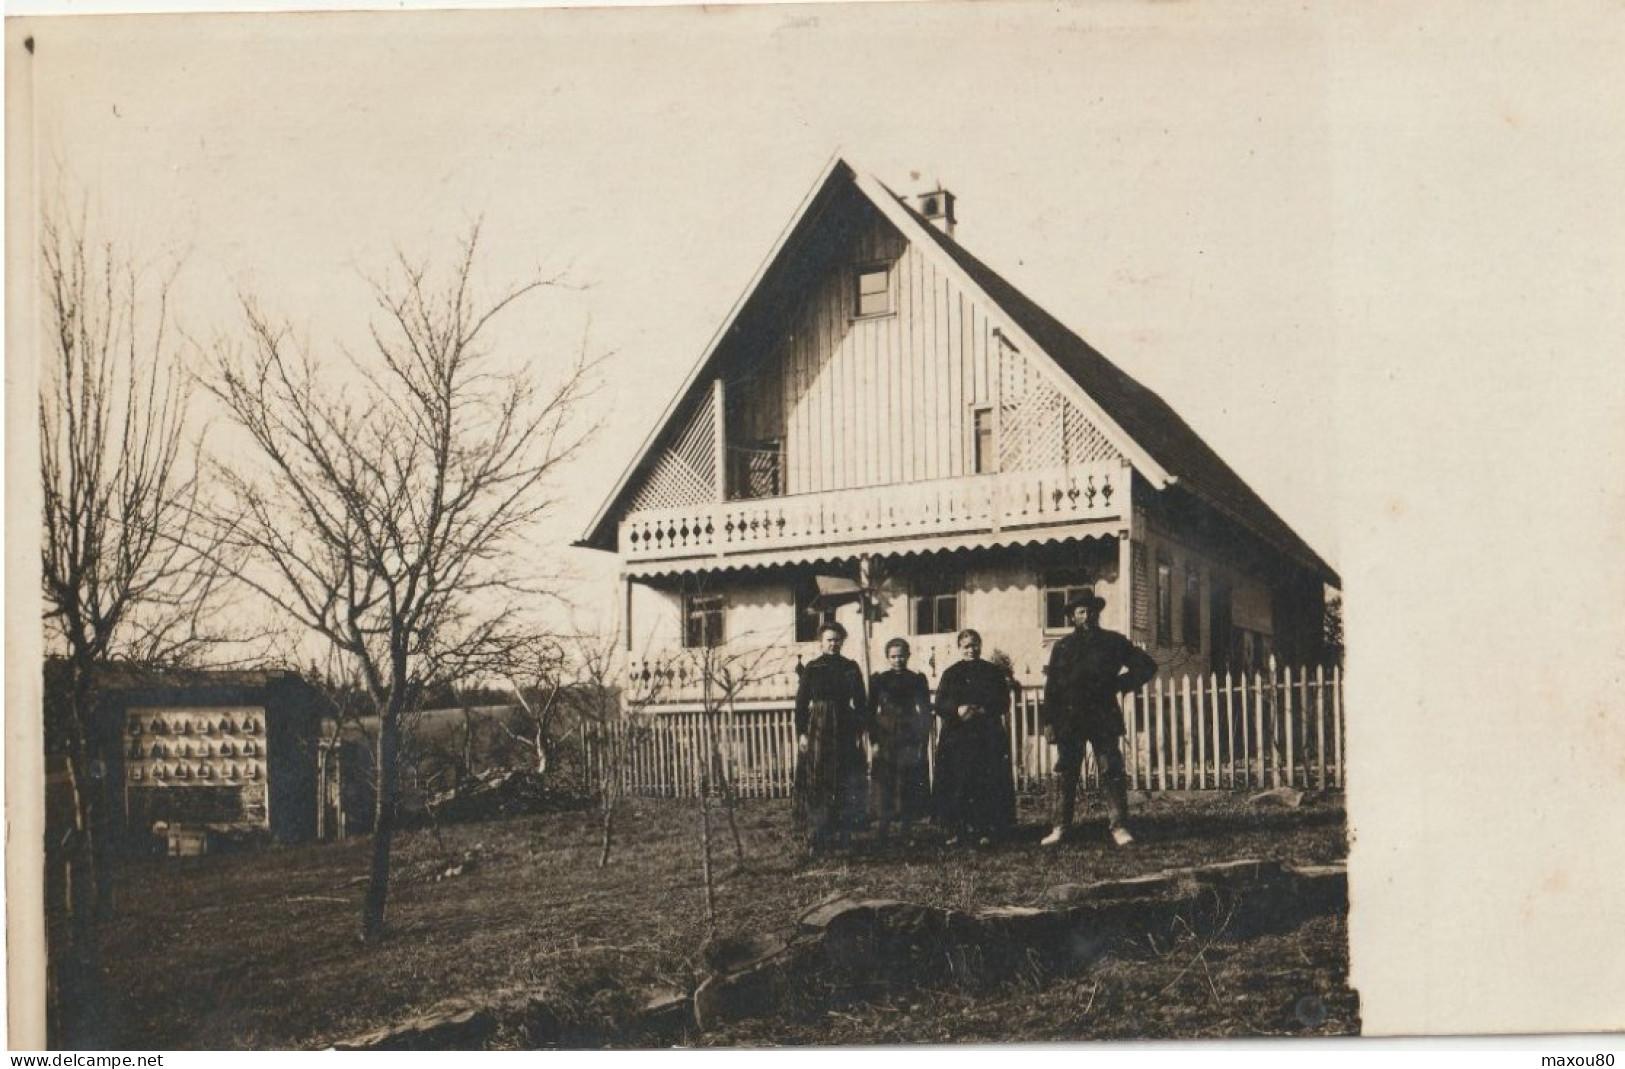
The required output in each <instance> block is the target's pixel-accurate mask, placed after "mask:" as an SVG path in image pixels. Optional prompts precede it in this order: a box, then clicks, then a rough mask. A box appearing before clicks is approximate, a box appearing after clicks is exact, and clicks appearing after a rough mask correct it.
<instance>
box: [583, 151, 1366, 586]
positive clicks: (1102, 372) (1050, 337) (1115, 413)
mask: <svg viewBox="0 0 1625 1069" xmlns="http://www.w3.org/2000/svg"><path fill="white" fill-rule="evenodd" d="M846 190H855V191H856V192H858V193H859V194H861V195H862V197H863V198H864V199H865V200H867V201H869V202H870V203H871V204H872V205H873V206H874V207H875V208H877V209H879V210H880V212H881V213H882V214H883V215H885V216H886V217H887V219H889V220H890V221H891V222H892V223H893V225H895V226H896V227H897V228H898V229H899V230H900V231H901V232H902V234H903V236H904V238H905V239H907V240H908V241H910V242H911V243H913V244H914V245H916V246H917V247H919V248H920V249H921V250H922V251H923V252H924V254H926V255H928V256H932V257H933V258H934V259H937V260H938V261H939V262H941V263H943V264H944V265H945V266H948V267H949V268H950V270H951V271H952V272H953V273H954V274H956V275H957V276H958V277H959V278H960V279H961V280H962V281H963V282H964V283H965V284H966V285H967V286H968V288H970V289H971V291H972V292H978V291H979V292H980V294H981V295H982V296H983V297H984V298H985V300H986V303H987V306H988V311H989V312H990V314H998V313H1002V314H1003V315H1004V316H1005V317H1007V318H1008V320H1009V327H1010V330H1011V333H1013V334H1014V335H1015V336H1016V338H1015V342H1016V344H1017V347H1018V348H1023V349H1025V348H1029V344H1030V348H1031V350H1035V351H1036V352H1037V353H1042V354H1044V356H1047V357H1048V358H1049V362H1050V366H1051V367H1052V368H1053V369H1054V371H1055V373H1056V378H1057V385H1058V386H1061V387H1062V388H1063V391H1064V392H1065V393H1066V395H1067V396H1068V397H1070V398H1071V399H1072V400H1073V401H1074V402H1075V403H1077V404H1079V406H1080V407H1081V408H1083V409H1084V411H1086V412H1087V413H1089V414H1090V415H1091V416H1092V417H1094V418H1095V419H1096V421H1097V422H1098V423H1099V424H1100V426H1101V430H1102V431H1103V432H1104V433H1105V434H1106V435H1107V437H1108V438H1110V439H1112V441H1113V444H1114V445H1116V446H1117V447H1118V448H1119V449H1121V450H1122V452H1123V454H1124V455H1125V456H1127V457H1128V458H1129V460H1130V462H1131V463H1132V464H1133V466H1134V467H1135V469H1136V470H1137V471H1139V472H1140V474H1141V475H1142V476H1144V477H1145V478H1146V479H1147V480H1148V481H1149V482H1150V483H1151V484H1152V485H1153V486H1154V487H1156V488H1157V489H1167V488H1169V487H1173V486H1179V487H1182V488H1183V490H1185V491H1188V492H1189V493H1190V494H1191V495H1193V496H1194V497H1196V498H1197V499H1198V500H1200V501H1202V502H1203V503H1204V504H1206V505H1208V506H1209V507H1211V508H1213V509H1214V510H1216V511H1218V512H1219V513H1221V514H1223V515H1224V516H1226V517H1227V518H1229V519H1230V520H1231V521H1232V522H1234V523H1236V524H1239V525H1240V526H1242V527H1243V528H1245V529H1247V530H1248V531H1250V532H1252V533H1253V534H1254V535H1255V536H1257V537H1258V538H1260V539H1262V540H1263V541H1264V542H1266V543H1267V544H1269V545H1271V546H1273V547H1274V548H1275V549H1276V550H1278V551H1280V552H1282V553H1284V554H1285V555H1287V556H1288V557H1289V558H1291V559H1292V560H1294V561H1296V562H1297V563H1298V564H1300V565H1302V566H1304V567H1306V568H1308V569H1310V570H1311V571H1313V572H1315V573H1316V574H1317V575H1318V576H1319V577H1320V578H1321V579H1322V580H1323V581H1325V582H1328V583H1332V584H1336V583H1337V582H1338V578H1337V573H1336V572H1334V571H1333V570H1332V569H1331V567H1330V566H1329V565H1327V564H1326V562H1325V561H1323V560H1322V559H1321V558H1320V556H1319V555H1318V554H1316V553H1315V551H1314V550H1313V549H1311V548H1310V547H1309V545H1308V543H1306V542H1304V540H1303V539H1302V538H1300V537H1299V536H1298V534H1297V532H1295V531H1293V530H1292V528H1291V527H1290V526H1289V525H1288V524H1287V523H1286V522H1285V521H1284V520H1282V519H1281V518H1280V517H1279V516H1278V515H1277V514H1276V513H1275V511H1274V510H1273V509H1271V508H1270V507H1269V506H1268V505H1267V504H1265V503H1264V500H1263V499H1262V498H1261V497H1259V496H1258V494H1256V493H1255V492H1254V491H1253V490H1252V488H1251V487H1249V486H1248V485H1247V484H1246V483H1245V482H1244V481H1242V479H1241V477H1240V476H1239V475H1237V474H1236V473H1235V471H1234V470H1233V469H1232V468H1231V467H1230V466H1229V465H1228V464H1226V463H1225V462H1224V461H1223V460H1222V459H1220V457H1219V455H1218V454H1217V453H1215V452H1214V451H1213V449H1212V448H1211V447H1210V446H1209V445H1208V444H1207V443H1206V442H1205V441H1203V440H1202V438H1201V436H1200V435H1198V434H1197V433H1196V432H1195V431H1194V430H1192V429H1191V427H1190V425H1189V424H1188V423H1186V422H1185V421H1184V420H1183V419H1182V418H1180V416H1179V414H1178V413H1176V412H1175V411H1174V410H1173V409H1172V408H1171V407H1170V406H1169V405H1168V403H1167V402H1166V401H1164V400H1163V399H1162V398H1161V397H1159V396H1157V394H1156V393H1154V392H1153V391H1151V390H1150V389H1148V388H1146V387H1145V386H1144V385H1142V384H1141V383H1139V382H1138V381H1136V380H1135V379H1134V378H1133V377H1131V376H1130V375H1128V374H1127V373H1125V372H1124V371H1123V370H1122V369H1121V368H1119V367H1117V366H1116V365H1115V364H1113V363H1112V362H1111V361H1110V360H1108V359H1106V357H1104V356H1102V355H1101V354H1100V353H1099V352H1098V351H1097V350H1096V349H1095V348H1094V347H1092V346H1091V345H1089V343H1087V342H1085V341H1084V340H1083V339H1082V338H1080V337H1078V335H1076V334H1074V333H1073V332H1072V331H1071V330H1069V329H1067V328H1066V327H1065V326H1064V325H1063V324H1062V323H1061V322H1060V321H1059V320H1057V319H1056V318H1055V317H1054V316H1052V315H1050V314H1049V313H1048V312H1046V311H1045V310H1044V309H1043V308H1041V307H1039V306H1038V305H1037V304H1036V303H1034V302H1033V301H1032V300H1031V299H1030V298H1029V297H1027V296H1026V295H1025V294H1024V293H1022V292H1021V291H1020V290H1018V289H1016V287H1014V286H1012V285H1011V284H1010V283H1009V282H1007V281H1005V279H1004V278H1003V277H1001V276H1000V275H999V274H998V273H997V272H995V271H994V270H993V269H992V268H990V267H988V266H987V265H986V264H984V263H982V261H981V260H978V259H977V258H976V257H975V256H973V255H971V254H970V252H968V251H967V250H966V249H965V248H964V246H962V245H960V244H959V243H958V242H957V241H955V240H954V239H953V238H951V237H949V236H948V235H947V234H945V233H943V232H942V231H941V230H939V229H938V228H937V227H935V226H933V225H931V224H930V223H929V222H927V221H926V220H925V219H924V218H923V217H922V216H920V215H919V214H918V213H917V212H915V211H914V210H913V209H912V208H910V207H909V206H908V204H907V203H906V202H905V201H904V200H903V199H902V198H901V197H899V196H898V195H897V194H895V193H893V192H892V191H891V190H890V189H888V188H887V187H886V186H885V185H883V184H881V183H880V182H878V181H877V180H875V179H873V178H871V177H869V176H867V175H862V174H859V173H857V172H855V171H854V170H853V169H852V168H851V167H850V165H848V164H847V163H846V162H845V161H843V160H840V159H834V160H832V161H831V162H830V164H829V165H828V166H827V167H826V168H825V170H824V172H823V174H821V175H820V177H819V181H818V182H817V183H816V184H815V185H814V187H813V190H812V192H811V193H809V194H808V196H807V198H806V200H805V201H804V202H803V205H802V207H801V209H800V210H799V211H798V212H797V213H796V216H795V217H794V218H793V219H792V221H791V224H790V226H789V227H788V228H787V229H786V231H785V233H784V235H783V236H781V238H780V240H779V242H778V243H777V244H776V245H775V247H774V249H773V252H772V253H771V254H770V255H769V257H768V259H767V261H766V262H765V263H764V265H763V266H762V268H761V269H760V270H759V271H758V272H757V277H756V278H755V279H754V280H753V281H752V284H751V286H750V287H748V288H747V289H746V291H745V294H744V295H743V296H742V297H741V298H740V300H739V301H738V302H737V303H736V304H735V306H734V310H733V311H732V312H731V313H730V315H729V317H728V319H727V321H725V323H724V324H723V327H722V329H720V330H719V331H718V333H717V335H716V337H715V338H714V339H713V341H712V343H711V345H710V346H709V347H708V348H707V350H706V353H705V355H704V356H703V357H702V358H701V360H700V361H699V363H698V364H697V365H696V366H695V369H694V371H693V372H692V373H691V374H690V376H689V378H688V380H687V381H686V382H685V383H684V386H683V388H682V389H681V390H679V391H678V394H677V395H676V396H675V397H674V398H673V399H672V403H671V405H670V406H668V408H667V411H666V414H665V415H664V416H663V417H662V419H661V422H660V424H659V425H657V427H656V429H655V431H654V433H653V434H651V435H650V438H649V439H648V440H647V441H646V442H645V443H644V446H643V448H642V449H641V450H640V451H639V452H638V454H637V455H636V457H635V458H634V459H633V461H632V463H631V465H629V466H628V468H627V470H626V472H625V473H624V474H623V475H622V477H621V480H620V482H619V483H618V484H617V486H616V488H615V490H614V492H613V493H611V494H610V496H609V498H608V499H607V500H606V501H605V503H604V506H603V508H601V509H600V510H599V513H598V515H597V516H596V517H595V518H594V520H593V522H592V524H591V526H589V528H588V530H587V533H586V535H585V537H584V539H583V540H582V542H581V543H578V544H581V545H587V546H593V547H596V548H604V549H607V548H611V547H612V546H613V544H614V543H613V523H612V522H611V521H612V519H613V517H614V515H615V512H616V510H617V509H618V508H620V507H621V503H622V502H623V501H624V500H625V498H626V495H627V493H628V491H629V490H630V488H631V485H632V483H633V481H634V479H635V477H636V476H637V475H638V474H639V473H640V472H641V471H643V470H646V468H647V466H648V465H649V464H650V463H651V462H652V460H653V457H654V455H655V451H656V449H657V448H658V447H659V445H660V444H661V442H662V441H663V438H664V437H665V436H668V435H669V434H670V433H671V424H672V423H673V422H674V417H675V415H676V413H677V412H678V411H679V410H680V409H681V408H682V407H683V406H684V405H685V404H687V403H689V402H690V401H691V399H692V398H693V396H694V394H695V391H696V390H697V389H698V388H699V386H700V384H701V382H702V381H703V378H704V376H705V375H706V374H707V373H708V372H709V371H711V369H712V368H713V367H714V366H716V364H717V362H718V360H719V357H720V353H721V350H722V348H723V347H724V342H725V341H726V340H727V339H728V337H729V335H730V334H731V333H733V332H735V331H737V330H738V329H739V327H740V323H741V321H742V320H743V319H745V318H747V317H748V312H749V310H750V307H751V305H752V304H753V303H754V302H757V301H761V300H766V301H767V302H768V303H773V304H777V303H779V302H781V301H782V300H783V299H784V295H783V293H782V292H779V293H764V289H772V290H779V289H780V288H781V287H782V286H783V285H784V283H786V282H791V281H794V280H798V279H799V278H801V277H802V276H803V273H802V272H800V271H797V270H795V269H794V266H793V265H792V264H790V263H787V262H786V261H787V260H790V259H793V257H794V253H795V247H796V246H797V245H798V244H800V243H801V242H804V241H805V240H807V238H808V237H809V235H810V232H811V230H813V229H814V228H815V227H816V225H817V224H818V223H819V222H821V221H822V220H823V219H824V218H825V216H826V215H828V214H829V212H830V211H831V210H832V209H838V207H839V205H840V203H841V201H842V199H843V198H842V193H843V192H845V191H846ZM775 276H776V277H775ZM1023 343H1029V344H1023ZM1042 364H1043V362H1042V361H1040V365H1041V366H1042Z"/></svg>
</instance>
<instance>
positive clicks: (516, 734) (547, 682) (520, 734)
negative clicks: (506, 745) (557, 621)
mask: <svg viewBox="0 0 1625 1069" xmlns="http://www.w3.org/2000/svg"><path fill="white" fill-rule="evenodd" d="M513 662H514V663H513V665H512V667H511V668H510V669H509V671H508V672H506V673H505V675H506V676H507V678H508V682H509V684H510V685H511V687H512V688H513V693H514V697H515V698H516V699H517V700H518V702H519V708H520V710H521V714H520V715H519V716H518V717H517V718H515V720H514V722H513V723H508V722H507V721H505V720H498V721H497V726H498V727H500V728H501V729H502V731H503V733H504V734H506V735H507V736H508V737H509V738H510V739H512V740H513V741H514V742H516V743H518V744H519V745H520V746H522V747H523V748H524V750H525V753H526V755H527V756H528V757H529V758H530V771H531V773H532V774H533V775H534V776H536V778H537V779H538V780H543V781H545V779H546V776H547V773H548V770H549V769H550V768H551V766H552V763H553V750H554V746H555V744H554V737H553V736H554V731H553V726H554V723H555V721H556V720H557V719H558V715H559V711H560V699H561V698H562V697H563V696H564V694H565V691H566V689H567V688H568V685H569V680H568V678H567V675H568V664H567V661H566V657H565V651H564V647H563V646H562V645H560V644H559V642H558V641H557V640H555V639H553V638H552V637H550V636H541V637H537V638H534V639H531V640H529V641H527V642H524V643H522V644H520V646H519V647H518V648H517V649H516V650H515V651H514V657H513ZM527 692H528V693H527ZM516 729H517V730H516Z"/></svg>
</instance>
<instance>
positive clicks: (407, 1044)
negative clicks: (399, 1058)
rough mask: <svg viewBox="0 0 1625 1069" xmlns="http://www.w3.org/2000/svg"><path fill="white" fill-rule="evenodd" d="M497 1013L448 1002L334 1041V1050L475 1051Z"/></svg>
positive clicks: (493, 1028)
mask: <svg viewBox="0 0 1625 1069" xmlns="http://www.w3.org/2000/svg"><path fill="white" fill-rule="evenodd" d="M496 1026H497V1020H496V1016H495V1015H494V1014H493V1013H492V1012H491V1011H490V1010H489V1009H486V1008H484V1007H474V1006H468V1005H466V1004H462V1003H453V1004H448V1005H447V1006H445V1007H442V1008H439V1009H435V1010H431V1011H429V1012H428V1013H425V1014H423V1015H421V1016H418V1017H414V1018H413V1019H412V1020H410V1021H407V1022H405V1023H404V1024H398V1025H393V1026H391V1027H389V1028H381V1029H379V1030H377V1031H375V1032H368V1033H367V1034H365V1035H362V1036H357V1037H355V1038H354V1039H348V1040H345V1041H343V1042H341V1043H335V1044H333V1049H335V1050H478V1049H480V1048H482V1047H484V1046H485V1044H486V1042H487V1041H488V1040H489V1039H490V1038H491V1036H492V1034H493V1033H494V1032H495V1031H496Z"/></svg>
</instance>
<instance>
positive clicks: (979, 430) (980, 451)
mask: <svg viewBox="0 0 1625 1069" xmlns="http://www.w3.org/2000/svg"><path fill="white" fill-rule="evenodd" d="M993 470H994V465H993V410H992V409H991V408H978V409H976V410H975V411H974V412H972V413H971V471H973V472H975V473H976V474H977V475H986V474H988V473H989V472H991V471H993Z"/></svg>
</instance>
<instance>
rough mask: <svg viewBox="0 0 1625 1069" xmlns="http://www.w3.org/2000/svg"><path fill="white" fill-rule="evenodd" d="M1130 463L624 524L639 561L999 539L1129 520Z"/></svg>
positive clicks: (658, 513)
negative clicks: (1047, 530) (1081, 525)
mask: <svg viewBox="0 0 1625 1069" xmlns="http://www.w3.org/2000/svg"><path fill="white" fill-rule="evenodd" d="M1130 485H1131V480H1130V478H1129V469H1128V468H1127V467H1124V466H1123V465H1121V464H1120V463H1119V462H1116V461H1108V462H1100V463H1094V464H1077V465H1072V466H1070V467H1067V468H1057V469H1050V470H1041V471H1016V472H1005V473H1001V474H997V475H973V476H966V477H962V478H956V479H934V480H929V481H925V482H917V483H899V484H893V485H889V486H873V487H862V488H858V489H852V490H836V491H829V492H825V493H816V494H794V495H790V496H786V497H773V498H761V499H756V500H746V501H727V502H717V503H712V504H701V505H693V506H689V507H686V508H671V509H650V510H646V511H643V512H635V513H633V514H631V515H630V516H628V517H627V519H625V520H624V521H622V523H621V525H620V543H619V544H620V549H621V554H622V557H623V559H624V560H625V561H626V562H627V564H629V565H636V564H638V563H639V562H644V561H650V562H653V561H679V560H684V559H697V560H698V559H705V558H724V557H735V556H746V555H760V556H763V557H768V556H775V555H778V554H782V553H785V552H786V551H796V550H803V549H809V548H815V547H817V548H822V547H831V546H847V547H851V548H852V549H853V551H857V550H858V549H861V548H865V547H870V548H879V549H884V548H885V547H886V546H887V545H888V544H891V543H896V542H899V541H913V540H939V541H940V540H947V541H950V542H957V541H959V540H963V542H964V544H965V545H997V544H1001V543H1003V542H1014V541H1018V540H1020V539H1021V538H1022V537H1024V536H1025V535H1026V534H1028V533H1031V532H1034V531H1036V530H1039V529H1045V528H1066V527H1071V526H1074V525H1078V524H1111V523H1126V517H1128V516H1129V515H1131V512H1130V507H1129V487H1130Z"/></svg>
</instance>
